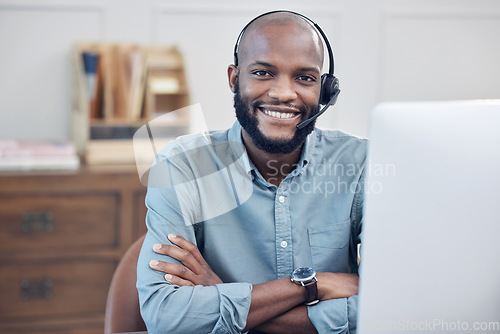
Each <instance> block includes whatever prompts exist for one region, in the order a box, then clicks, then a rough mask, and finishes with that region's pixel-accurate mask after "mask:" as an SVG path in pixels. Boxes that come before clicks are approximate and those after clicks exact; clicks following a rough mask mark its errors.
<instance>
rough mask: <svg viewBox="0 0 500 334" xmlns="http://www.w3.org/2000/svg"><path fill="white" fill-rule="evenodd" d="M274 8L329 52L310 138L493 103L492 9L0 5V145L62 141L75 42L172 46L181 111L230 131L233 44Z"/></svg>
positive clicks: (340, 4)
mask: <svg viewBox="0 0 500 334" xmlns="http://www.w3.org/2000/svg"><path fill="white" fill-rule="evenodd" d="M274 9H289V10H293V11H298V12H300V13H303V14H305V15H307V16H309V17H310V18H311V19H312V20H314V21H315V22H317V23H318V24H319V25H320V26H321V27H322V28H323V30H324V31H325V32H326V34H327V35H328V37H329V39H330V42H331V44H332V46H333V49H334V53H335V74H336V76H337V77H338V78H339V80H340V87H341V89H342V93H341V95H340V97H339V100H338V103H337V105H336V106H335V107H334V108H331V109H330V110H329V111H328V112H327V113H325V114H324V115H323V116H321V117H320V118H319V121H318V125H319V126H321V127H324V128H337V129H340V130H343V131H346V132H349V133H352V134H354V135H358V136H363V137H366V136H367V135H368V133H367V129H368V123H369V110H370V109H371V108H372V107H373V106H374V105H375V104H376V103H378V102H381V101H388V100H397V101H414V100H415V101H416V100H449V99H482V98H500V62H499V61H498V59H500V38H499V36H500V2H499V1H498V0H474V1H470V0H439V1H435V0H421V1H410V0H358V1H347V0H338V1H332V0H310V1H294V0H288V1H279V0H265V1H264V0H254V1H251V2H243V1H229V0H212V1H210V2H207V1H201V0H184V1H181V2H180V1H170V0H168V1H167V0H164V1H160V0H91V1H82V0H65V1H62V0H60V1H55V0H23V1H18V0H0V45H1V53H0V59H1V61H0V73H1V75H0V138H15V139H38V138H52V139H68V138H70V137H71V135H70V126H69V122H70V115H71V108H72V107H71V89H72V88H71V87H72V85H71V61H70V55H71V50H72V48H73V47H74V45H75V43H77V42H103V43H105V42H110V43H138V44H140V45H145V46H177V47H178V48H179V50H180V51H181V53H182V55H183V57H184V66H185V71H186V76H187V84H188V88H189V92H190V103H191V104H195V103H200V104H201V107H202V109H203V112H204V115H205V119H206V122H207V125H208V128H209V129H224V128H227V127H230V126H231V125H232V123H233V122H234V120H235V116H234V112H233V109H232V94H231V92H230V91H229V88H228V84H227V77H226V69H227V65H228V64H230V63H232V52H233V47H234V43H235V40H236V38H237V36H238V33H239V32H240V30H241V29H242V27H243V26H244V25H245V24H246V23H247V22H248V21H249V20H250V19H252V18H253V17H254V16H256V15H258V14H260V13H262V12H265V11H269V10H274ZM326 66H327V65H326ZM326 66H325V69H326Z"/></svg>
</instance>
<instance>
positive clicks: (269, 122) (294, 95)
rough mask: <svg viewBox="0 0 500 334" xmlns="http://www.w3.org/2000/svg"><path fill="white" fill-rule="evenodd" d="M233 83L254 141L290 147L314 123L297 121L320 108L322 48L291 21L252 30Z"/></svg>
mask: <svg viewBox="0 0 500 334" xmlns="http://www.w3.org/2000/svg"><path fill="white" fill-rule="evenodd" d="M245 37H246V39H245V44H244V47H243V48H242V51H241V53H240V54H242V55H243V56H241V58H240V59H239V60H240V64H239V66H238V76H237V79H236V82H235V85H234V88H233V91H234V93H235V97H234V106H235V109H236V116H237V118H238V120H239V121H240V123H241V125H242V127H243V129H244V130H245V131H246V132H247V133H248V134H249V136H250V138H252V141H253V142H254V144H255V145H256V146H257V147H258V148H259V149H261V150H264V151H266V152H268V153H290V152H292V151H293V150H295V149H296V148H298V147H299V146H300V145H301V144H302V143H303V142H304V141H305V138H306V137H307V135H308V134H309V133H310V132H311V131H312V130H313V129H314V122H313V123H311V124H310V125H308V126H306V127H305V128H303V129H301V130H298V129H297V124H298V123H300V122H301V121H302V120H305V119H307V118H309V117H310V116H311V115H313V114H315V113H317V111H318V100H319V93H320V86H321V83H320V80H321V78H320V77H321V75H320V73H321V72H320V71H321V65H322V59H323V58H322V50H321V47H320V46H318V40H317V39H315V37H316V35H315V34H314V33H313V32H310V31H308V30H304V29H300V28H297V27H295V26H293V25H289V26H268V27H263V28H261V29H260V30H259V31H252V32H249V35H248V36H245Z"/></svg>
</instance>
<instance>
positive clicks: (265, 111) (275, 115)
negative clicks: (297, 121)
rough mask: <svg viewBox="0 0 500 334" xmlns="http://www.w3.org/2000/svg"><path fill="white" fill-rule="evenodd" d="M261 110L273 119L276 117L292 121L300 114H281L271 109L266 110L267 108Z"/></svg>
mask: <svg viewBox="0 0 500 334" xmlns="http://www.w3.org/2000/svg"><path fill="white" fill-rule="evenodd" d="M260 110H261V111H262V112H263V113H264V114H266V115H268V116H271V117H274V118H282V119H290V118H293V117H295V116H297V115H298V113H294V112H281V111H274V110H269V109H265V108H260Z"/></svg>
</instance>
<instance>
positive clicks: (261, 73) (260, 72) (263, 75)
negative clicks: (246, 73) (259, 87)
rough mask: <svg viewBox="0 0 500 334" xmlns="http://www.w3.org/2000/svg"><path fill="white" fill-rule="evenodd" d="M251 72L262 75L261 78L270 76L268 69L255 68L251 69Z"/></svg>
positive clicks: (258, 75)
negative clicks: (254, 69)
mask: <svg viewBox="0 0 500 334" xmlns="http://www.w3.org/2000/svg"><path fill="white" fill-rule="evenodd" d="M251 73H252V74H253V75H255V76H257V77H263V78H265V77H269V76H271V73H269V72H268V71H264V70H256V71H252V72H251Z"/></svg>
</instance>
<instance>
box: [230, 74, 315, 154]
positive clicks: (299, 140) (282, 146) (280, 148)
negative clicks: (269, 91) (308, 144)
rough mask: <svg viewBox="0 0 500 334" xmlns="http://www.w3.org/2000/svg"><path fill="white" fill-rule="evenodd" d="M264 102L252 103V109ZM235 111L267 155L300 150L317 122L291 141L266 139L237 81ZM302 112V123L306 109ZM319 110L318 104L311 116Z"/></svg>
mask: <svg viewBox="0 0 500 334" xmlns="http://www.w3.org/2000/svg"><path fill="white" fill-rule="evenodd" d="M262 104H263V103H262V102H259V101H256V102H254V103H252V105H251V108H252V109H253V110H257V108H258V107H259V106H260V105H262ZM234 109H235V111H236V118H237V119H238V122H240V124H241V127H242V128H243V129H245V131H246V132H247V133H248V135H249V136H250V138H252V142H253V143H254V145H255V146H256V147H257V148H258V149H260V150H262V151H264V152H267V153H271V154H288V153H291V152H293V151H295V150H296V149H297V148H299V147H300V146H301V145H302V144H303V143H304V142H305V141H306V138H307V136H308V135H309V134H310V133H311V132H312V131H313V130H314V127H315V125H316V120H314V121H312V122H311V123H309V124H308V125H306V126H305V127H303V128H302V129H298V128H297V130H296V131H295V135H294V136H293V137H292V138H290V139H271V138H268V137H266V136H265V135H264V134H263V133H262V131H260V129H259V124H258V121H257V118H256V117H255V116H254V115H253V113H252V110H251V109H250V107H249V103H248V99H243V98H242V97H241V94H240V86H239V83H238V81H236V84H235V87H234ZM298 109H299V110H300V111H301V115H302V118H301V121H303V120H304V118H305V115H306V109H305V107H303V106H302V107H299V108H298ZM318 110H319V105H318V104H316V105H315V106H313V107H312V108H311V116H313V115H315V114H316V113H317V112H318Z"/></svg>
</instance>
